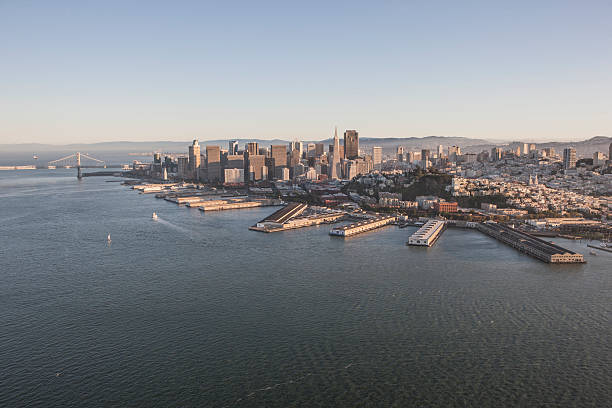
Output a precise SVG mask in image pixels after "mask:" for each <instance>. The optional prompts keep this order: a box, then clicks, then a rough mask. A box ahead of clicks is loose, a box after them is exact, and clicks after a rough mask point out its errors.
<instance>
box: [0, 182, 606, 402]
mask: <svg viewBox="0 0 612 408" xmlns="http://www.w3.org/2000/svg"><path fill="white" fill-rule="evenodd" d="M75 172H76V171H75V170H69V171H68V170H66V171H64V170H56V171H23V172H14V171H10V172H0V250H1V251H2V252H1V258H0V318H1V322H2V325H1V326H0V384H1V385H0V406H7V407H22V406H40V407H48V406H62V407H66V406H104V407H113V406H117V407H123V406H130V407H136V406H142V407H179V406H180V407H192V406H194V407H195V406H197V407H223V406H228V407H255V406H265V407H288V406H300V407H313V406H321V407H328V406H338V407H355V406H363V407H369V406H372V407H374V406H397V407H404V406H457V407H462V406H480V407H483V406H490V407H499V406H525V407H531V406H564V407H565V406H576V407H578V406H593V407H603V406H612V397H611V392H610V390H611V389H612V368H611V367H612V348H611V347H612V346H611V344H612V324H611V321H610V317H611V309H612V306H611V301H612V255H610V254H605V253H603V252H602V253H600V254H599V255H598V256H591V255H589V254H588V253H589V251H587V250H586V247H585V243H584V242H569V241H564V240H557V241H556V242H557V243H560V244H561V245H563V246H566V247H570V248H573V249H575V250H578V251H579V252H581V253H583V254H585V256H586V258H587V260H588V263H587V264H585V265H569V266H568V265H566V266H551V265H547V264H545V263H542V262H540V261H537V260H534V259H532V258H530V257H527V256H525V255H523V254H521V253H519V252H517V251H515V250H514V249H512V248H510V247H507V246H505V245H503V244H501V243H498V242H497V241H495V240H493V239H491V238H489V237H487V236H484V235H482V234H480V233H479V232H476V231H462V230H447V231H446V232H445V233H444V235H443V236H442V238H440V240H439V241H438V242H437V243H436V245H435V246H434V247H433V248H429V249H425V248H414V247H407V246H405V241H407V239H408V236H409V235H410V234H411V232H412V231H414V229H412V228H406V229H398V228H396V227H392V226H391V227H386V228H383V229H380V230H377V231H373V232H370V233H366V234H363V235H359V236H357V237H353V238H349V239H341V238H336V237H330V236H329V235H328V231H329V228H330V227H329V226H321V227H314V228H306V229H301V230H293V231H288V232H283V233H276V234H262V233H257V232H252V231H248V230H247V227H248V226H249V225H252V224H254V223H255V222H256V221H258V220H260V219H262V218H264V217H265V216H266V215H268V214H269V213H271V212H272V211H273V209H270V208H262V209H249V210H239V211H226V212H217V213H210V214H204V213H201V212H199V211H197V210H190V209H188V208H184V207H177V206H176V205H174V204H171V203H168V202H165V201H163V200H158V199H156V198H155V197H154V196H152V195H140V194H137V193H135V192H133V191H132V190H130V189H128V188H127V187H124V186H121V185H120V184H119V183H114V182H106V181H107V180H116V179H112V178H102V177H100V178H98V177H94V178H86V179H84V180H83V181H81V182H79V181H77V180H76V177H75ZM153 211H156V212H157V213H158V214H159V218H160V219H159V221H158V222H153V221H152V220H151V214H152V212H153ZM108 233H110V234H111V237H112V243H111V244H110V245H108V244H107V242H106V236H107V234H108Z"/></svg>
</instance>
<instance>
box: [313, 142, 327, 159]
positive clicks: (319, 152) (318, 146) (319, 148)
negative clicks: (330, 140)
mask: <svg viewBox="0 0 612 408" xmlns="http://www.w3.org/2000/svg"><path fill="white" fill-rule="evenodd" d="M323 153H325V145H324V144H323V143H315V157H321V156H323Z"/></svg>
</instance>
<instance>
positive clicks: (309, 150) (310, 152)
mask: <svg viewBox="0 0 612 408" xmlns="http://www.w3.org/2000/svg"><path fill="white" fill-rule="evenodd" d="M315 148H316V146H315V144H314V143H308V144H307V145H306V156H308V157H315Z"/></svg>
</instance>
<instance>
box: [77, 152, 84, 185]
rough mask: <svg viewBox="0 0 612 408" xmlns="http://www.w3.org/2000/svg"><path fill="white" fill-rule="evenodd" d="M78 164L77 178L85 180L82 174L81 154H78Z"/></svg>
mask: <svg viewBox="0 0 612 408" xmlns="http://www.w3.org/2000/svg"><path fill="white" fill-rule="evenodd" d="M76 162H77V178H78V179H79V180H80V179H82V178H83V174H82V173H81V152H77V153H76Z"/></svg>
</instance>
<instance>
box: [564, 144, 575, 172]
mask: <svg viewBox="0 0 612 408" xmlns="http://www.w3.org/2000/svg"><path fill="white" fill-rule="evenodd" d="M563 168H564V169H575V168H576V149H574V148H573V147H567V148H565V149H563Z"/></svg>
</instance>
